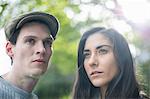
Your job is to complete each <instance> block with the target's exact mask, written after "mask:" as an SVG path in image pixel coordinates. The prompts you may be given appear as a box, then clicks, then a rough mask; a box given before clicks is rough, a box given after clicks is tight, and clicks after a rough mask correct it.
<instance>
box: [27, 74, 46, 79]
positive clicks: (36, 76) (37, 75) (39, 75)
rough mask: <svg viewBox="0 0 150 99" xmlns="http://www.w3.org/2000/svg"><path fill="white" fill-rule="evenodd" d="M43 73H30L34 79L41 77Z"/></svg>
mask: <svg viewBox="0 0 150 99" xmlns="http://www.w3.org/2000/svg"><path fill="white" fill-rule="evenodd" d="M43 74H44V73H43V72H38V73H32V74H30V75H29V77H30V78H32V79H39V78H40V77H41V76H42V75H43Z"/></svg>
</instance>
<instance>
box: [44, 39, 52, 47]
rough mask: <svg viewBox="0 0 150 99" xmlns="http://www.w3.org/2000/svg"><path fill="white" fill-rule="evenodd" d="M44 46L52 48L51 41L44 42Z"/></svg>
mask: <svg viewBox="0 0 150 99" xmlns="http://www.w3.org/2000/svg"><path fill="white" fill-rule="evenodd" d="M44 46H50V47H51V46H52V41H51V40H46V41H44Z"/></svg>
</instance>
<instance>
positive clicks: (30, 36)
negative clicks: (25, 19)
mask: <svg viewBox="0 0 150 99" xmlns="http://www.w3.org/2000/svg"><path fill="white" fill-rule="evenodd" d="M24 38H37V37H36V36H32V35H29V36H24Z"/></svg>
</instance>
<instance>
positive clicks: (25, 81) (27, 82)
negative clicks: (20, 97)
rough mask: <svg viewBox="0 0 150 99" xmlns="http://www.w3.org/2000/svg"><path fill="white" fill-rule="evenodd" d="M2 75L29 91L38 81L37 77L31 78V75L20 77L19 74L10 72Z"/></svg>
mask: <svg viewBox="0 0 150 99" xmlns="http://www.w3.org/2000/svg"><path fill="white" fill-rule="evenodd" d="M2 77H3V78H4V79H5V80H7V81H8V82H10V83H12V84H13V85H15V86H17V87H18V88H21V89H23V90H25V91H27V92H29V93H30V92H32V90H33V89H34V87H35V85H36V83H37V81H38V79H33V78H31V77H20V76H19V75H15V74H13V73H12V72H9V73H7V74H5V75H2Z"/></svg>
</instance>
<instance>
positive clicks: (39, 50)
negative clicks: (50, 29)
mask: <svg viewBox="0 0 150 99" xmlns="http://www.w3.org/2000/svg"><path fill="white" fill-rule="evenodd" d="M45 52H46V49H45V46H44V44H43V42H39V43H38V44H37V48H36V54H42V55H44V54H45Z"/></svg>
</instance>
